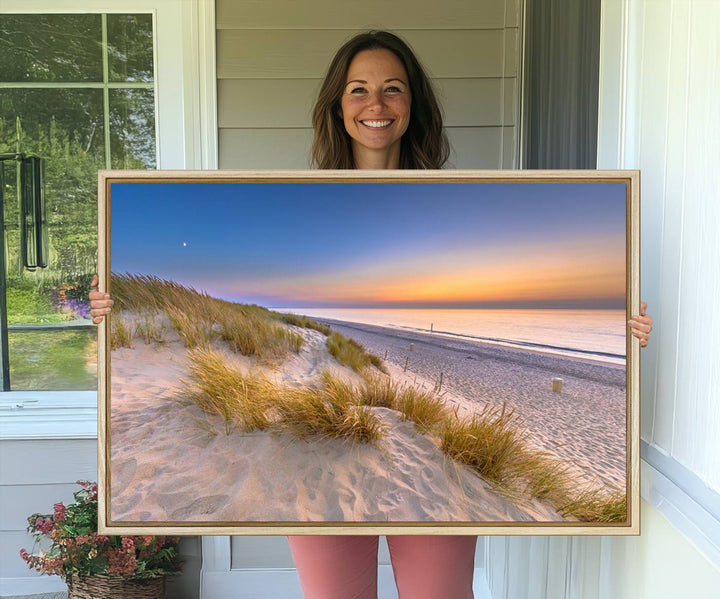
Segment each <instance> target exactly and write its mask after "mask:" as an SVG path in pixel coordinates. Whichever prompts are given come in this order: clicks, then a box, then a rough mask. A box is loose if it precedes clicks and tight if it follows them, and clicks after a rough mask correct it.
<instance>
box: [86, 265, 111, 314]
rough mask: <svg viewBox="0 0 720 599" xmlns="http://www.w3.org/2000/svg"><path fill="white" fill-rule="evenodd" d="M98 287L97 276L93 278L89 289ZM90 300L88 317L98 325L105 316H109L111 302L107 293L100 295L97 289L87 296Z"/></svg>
mask: <svg viewBox="0 0 720 599" xmlns="http://www.w3.org/2000/svg"><path fill="white" fill-rule="evenodd" d="M97 286H98V276H97V275H95V276H94V277H93V280H92V283H90V287H97ZM88 297H89V298H90V316H92V321H93V322H94V323H95V324H100V323H101V322H102V321H103V318H105V315H106V314H110V309H111V308H112V305H113V301H112V300H111V299H110V294H109V293H101V292H100V291H98V290H97V289H95V290H94V291H91V292H90V293H89V295H88Z"/></svg>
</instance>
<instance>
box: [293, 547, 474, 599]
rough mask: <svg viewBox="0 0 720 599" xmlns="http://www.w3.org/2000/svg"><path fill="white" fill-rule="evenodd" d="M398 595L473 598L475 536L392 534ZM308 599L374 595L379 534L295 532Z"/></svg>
mask: <svg viewBox="0 0 720 599" xmlns="http://www.w3.org/2000/svg"><path fill="white" fill-rule="evenodd" d="M387 540H388V547H389V548H390V559H391V561H392V566H393V572H394V573H395V584H397V588H398V595H399V599H472V598H473V591H472V581H473V571H474V567H475V566H474V562H475V544H476V542H477V537H474V536H438V535H427V536H389V537H387ZM288 541H289V542H290V550H291V551H292V556H293V560H294V561H295V566H296V567H297V571H298V575H299V576H300V584H301V586H302V590H303V594H304V596H305V599H376V597H377V552H378V537H374V536H323V537H320V536H291V537H288Z"/></svg>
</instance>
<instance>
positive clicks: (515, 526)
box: [98, 170, 640, 535]
mask: <svg viewBox="0 0 720 599" xmlns="http://www.w3.org/2000/svg"><path fill="white" fill-rule="evenodd" d="M132 182H167V183H170V182H173V183H176V182H188V183H190V182H193V183H197V182H203V183H212V182H225V183H226V182H235V183H243V182H245V183H265V182H268V183H280V182H284V183H306V182H324V183H332V182H344V183H347V182H353V183H355V182H357V183H372V182H376V183H380V182H382V183H387V182H392V183H422V182H430V183H464V182H465V183H472V182H475V183H481V182H513V183H522V182H534V183H538V182H539V183H543V182H557V183H562V182H577V183H582V182H586V183H602V182H609V183H623V184H625V185H626V231H625V234H626V315H627V318H628V319H629V318H630V316H631V315H632V314H635V313H638V311H639V305H640V283H639V281H640V272H639V271H640V239H639V237H640V235H639V203H640V173H639V171H632V170H622V171H99V174H98V198H99V200H98V201H99V230H98V244H99V276H100V286H99V289H100V290H109V273H110V264H111V256H110V231H111V221H110V201H111V198H110V186H111V184H112V183H132ZM110 291H111V290H110ZM98 354H99V356H98V469H99V473H98V482H99V531H100V532H102V533H105V534H149V533H152V534H172V535H205V534H209V535H226V534H232V535H236V534H239V535H285V534H313V535H317V534H333V535H343V534H367V535H377V534H403V535H405V534H444V535H447V534H458V535H467V534H473V535H474V534H479V535H528V534H539V535H575V534H582V535H637V534H639V533H640V480H639V473H640V468H639V465H640V438H639V430H640V427H639V418H640V409H639V386H640V383H639V368H640V363H639V362H640V361H639V342H638V340H637V339H635V338H634V337H632V336H631V335H630V334H629V332H628V333H627V334H626V356H627V362H626V421H627V423H626V424H627V426H626V464H627V470H626V491H627V495H626V497H627V506H628V510H627V513H628V520H627V521H626V522H622V523H613V524H602V523H595V522H590V523H583V522H559V523H558V522H512V523H508V522H467V523H466V522H461V523H456V522H417V523H415V522H400V523H389V524H385V523H383V524H378V523H376V522H362V523H357V522H328V523H305V522H303V523H285V522H259V523H258V522H217V523H215V522H213V523H207V522H157V521H152V522H123V521H113V520H112V518H111V515H110V503H111V491H110V490H111V480H110V467H109V460H110V424H111V423H110V417H109V415H110V401H111V397H110V359H109V355H110V350H109V319H107V318H106V319H105V321H104V322H103V323H102V325H101V326H100V327H99V336H98Z"/></svg>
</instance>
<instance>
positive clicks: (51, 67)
mask: <svg viewBox="0 0 720 599" xmlns="http://www.w3.org/2000/svg"><path fill="white" fill-rule="evenodd" d="M153 64H154V61H153V27H152V15H150V14H134V15H128V14H124V15H121V14H107V15H104V14H102V15H101V14H89V15H88V14H52V15H40V14H19V15H7V14H6V15H0V153H9V152H17V151H20V152H24V153H26V154H35V155H38V156H41V157H43V158H44V159H45V197H46V203H47V222H48V233H49V246H50V253H49V264H48V267H47V268H45V269H37V270H35V271H34V272H31V271H28V270H25V269H24V268H23V266H22V264H21V255H20V229H19V207H18V200H17V193H16V176H15V163H14V162H13V161H7V162H4V163H0V164H2V168H3V169H4V175H5V177H4V181H5V189H4V206H3V210H4V219H5V246H6V247H5V251H6V260H7V303H8V323H9V325H10V332H9V343H10V351H9V355H10V380H11V386H12V389H15V390H17V389H53V390H59V389H94V388H95V387H96V384H97V381H96V364H95V356H96V333H95V329H94V327H92V326H91V325H90V324H89V323H90V320H89V318H88V308H87V299H86V298H87V294H88V291H89V284H90V280H91V277H92V274H93V273H95V272H96V271H97V170H98V169H102V168H114V169H127V168H141V169H145V168H154V167H155V166H156V140H155V100H154V98H155V90H154V73H153Z"/></svg>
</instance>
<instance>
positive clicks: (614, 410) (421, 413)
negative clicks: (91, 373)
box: [105, 179, 630, 527]
mask: <svg viewBox="0 0 720 599" xmlns="http://www.w3.org/2000/svg"><path fill="white" fill-rule="evenodd" d="M106 195H108V196H109V197H108V198H106V202H107V204H106V206H107V210H108V214H109V222H110V223H111V226H110V227H108V229H109V230H108V232H107V235H108V239H109V241H108V246H107V247H108V251H109V256H110V271H111V274H110V273H108V274H110V276H109V290H110V293H111V294H112V297H113V299H114V302H115V305H114V308H113V312H112V315H111V317H110V318H109V319H108V320H109V322H108V324H107V327H108V328H107V336H108V340H109V341H108V346H109V351H107V355H106V356H105V362H106V364H107V369H108V370H107V372H108V379H109V385H108V393H107V395H108V397H107V398H106V403H105V406H106V414H107V419H108V427H107V430H108V434H107V440H106V449H105V455H106V461H107V466H106V467H107V473H108V474H107V480H108V492H107V506H108V507H107V514H108V516H107V518H108V522H109V523H111V524H116V525H121V526H122V525H128V526H129V525H133V526H150V527H152V526H160V527H162V526H170V525H198V526H203V527H212V526H233V525H238V526H240V525H243V526H248V525H250V526H252V525H261V524H264V525H282V526H290V527H291V526H294V525H303V526H307V525H312V524H318V525H326V524H342V525H350V526H352V525H357V526H363V525H383V526H384V525H389V526H394V525H412V524H419V525H430V524H432V525H464V524H477V525H487V524H498V523H502V524H503V525H510V524H518V525H523V526H528V525H568V526H576V525H588V526H593V525H610V526H612V525H623V524H627V523H628V521H629V517H628V503H629V492H628V489H629V481H628V473H629V471H630V469H629V463H628V430H629V425H628V411H629V400H628V391H627V387H628V384H627V381H628V377H627V360H626V347H627V334H628V333H627V325H626V321H627V316H626V314H627V310H626V293H627V289H628V282H627V281H628V274H627V272H626V269H627V264H628V259H627V247H626V246H627V232H626V228H627V225H626V222H627V214H628V206H627V202H628V199H627V198H628V187H627V184H626V183H625V182H622V181H617V182H616V181H596V180H583V181H578V180H573V179H571V180H552V179H548V180H544V181H523V180H512V179H508V180H504V181H497V180H491V181H459V182H425V181H420V182H401V181H386V182H383V181H355V182H342V181H313V180H308V181H299V182H298V181H295V182H293V181H287V182H286V181H266V182H248V181H242V180H239V181H237V182H227V181H224V182H223V181H207V182H204V181H198V180H194V181H168V180H162V179H160V180H133V181H115V182H112V183H111V184H110V186H109V194H106Z"/></svg>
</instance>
